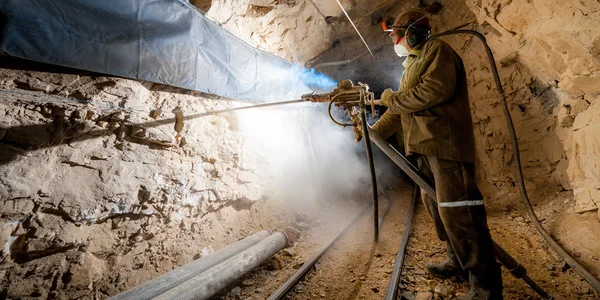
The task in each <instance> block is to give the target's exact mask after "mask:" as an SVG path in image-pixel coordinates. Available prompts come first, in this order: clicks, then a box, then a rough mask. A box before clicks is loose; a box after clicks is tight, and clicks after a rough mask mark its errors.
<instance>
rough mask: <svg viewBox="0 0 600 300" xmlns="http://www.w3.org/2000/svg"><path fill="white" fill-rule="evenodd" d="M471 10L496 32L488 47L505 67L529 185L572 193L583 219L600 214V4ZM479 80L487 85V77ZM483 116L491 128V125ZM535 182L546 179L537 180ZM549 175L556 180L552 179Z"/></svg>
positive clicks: (505, 4) (493, 3) (473, 5)
mask: <svg viewBox="0 0 600 300" xmlns="http://www.w3.org/2000/svg"><path fill="white" fill-rule="evenodd" d="M466 3H467V5H468V7H469V9H470V10H471V11H473V12H474V13H475V15H476V16H477V20H478V23H479V24H481V25H482V26H484V27H485V26H489V27H490V30H491V31H490V34H488V35H487V36H488V41H489V42H490V44H491V46H492V49H493V50H494V52H495V54H496V58H497V59H498V60H500V64H501V72H502V75H503V77H504V78H505V79H504V82H505V88H506V90H507V91H508V92H509V94H508V95H509V101H511V105H512V106H513V107H514V108H515V109H513V111H514V114H513V117H515V119H516V122H517V131H518V133H519V138H520V142H521V143H522V145H523V146H524V149H523V150H524V153H523V156H524V157H525V158H526V159H527V160H526V170H525V173H526V176H527V174H528V173H529V176H530V178H531V179H530V180H532V181H534V182H536V181H537V182H538V183H541V184H545V182H547V181H550V182H554V183H557V184H560V185H562V186H563V187H564V188H565V189H569V190H570V189H573V193H574V196H575V200H576V203H577V205H576V207H577V210H578V211H579V212H585V211H593V210H597V209H598V207H600V200H599V199H600V198H598V192H599V191H600V176H599V175H598V174H600V156H599V155H598V154H599V153H600V147H599V146H600V138H599V136H600V135H599V134H598V133H599V132H600V123H599V122H598V117H597V116H598V115H599V113H600V106H599V105H597V102H598V101H597V100H598V98H599V96H600V72H599V71H600V64H599V63H598V55H597V53H598V51H597V50H598V47H597V46H598V40H600V32H599V31H598V28H597V25H596V24H597V22H598V20H600V3H598V2H597V1H538V0H534V1H525V2H522V1H517V2H513V1H504V0H484V1H466ZM503 60H504V62H505V63H504V64H502V62H503ZM519 77H520V78H522V79H519ZM478 80H484V82H488V81H487V80H486V79H484V78H481V79H478ZM488 85H489V84H488ZM481 86H482V84H478V87H479V88H478V87H474V89H475V92H474V93H471V94H472V95H473V94H474V95H479V94H482V93H483V91H482V89H481V88H480V87H481ZM511 91H514V92H513V93H510V92H511ZM477 107H479V105H477ZM516 107H519V109H518V110H517V109H516ZM476 111H477V108H476ZM476 114H477V113H476ZM481 117H482V118H485V120H486V122H488V124H489V123H491V121H492V120H488V119H487V118H486V117H484V115H481ZM488 126H489V125H488ZM486 127H487V126H486ZM480 128H481V126H480ZM501 130H502V129H501V128H500V127H498V128H495V129H493V131H495V132H499V131H501ZM488 132H490V131H488ZM490 133H491V132H490ZM493 152H494V150H492V153H493ZM532 171H533V172H532ZM544 171H545V172H544ZM544 173H545V174H544ZM532 175H534V176H537V177H538V178H539V179H538V180H535V179H533V176H532ZM545 175H550V177H551V178H550V180H548V177H547V176H545Z"/></svg>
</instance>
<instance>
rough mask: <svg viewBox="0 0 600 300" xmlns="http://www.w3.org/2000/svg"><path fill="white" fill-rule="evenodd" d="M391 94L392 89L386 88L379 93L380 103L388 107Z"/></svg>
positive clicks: (392, 92)
mask: <svg viewBox="0 0 600 300" xmlns="http://www.w3.org/2000/svg"><path fill="white" fill-rule="evenodd" d="M392 95H394V91H392V89H386V90H385V91H383V93H381V104H383V105H384V106H385V107H390V100H392Z"/></svg>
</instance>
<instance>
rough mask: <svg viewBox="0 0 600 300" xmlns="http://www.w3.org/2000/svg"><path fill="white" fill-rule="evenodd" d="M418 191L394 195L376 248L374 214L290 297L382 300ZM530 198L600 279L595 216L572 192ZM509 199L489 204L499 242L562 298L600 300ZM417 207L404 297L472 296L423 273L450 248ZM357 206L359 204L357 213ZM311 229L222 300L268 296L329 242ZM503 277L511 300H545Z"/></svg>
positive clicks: (327, 230)
mask: <svg viewBox="0 0 600 300" xmlns="http://www.w3.org/2000/svg"><path fill="white" fill-rule="evenodd" d="M412 189H413V187H412V186H411V184H410V183H407V182H402V183H401V184H399V185H398V186H397V187H396V188H395V189H393V190H391V191H388V193H387V194H388V195H389V198H390V199H392V206H391V209H390V211H389V213H388V214H387V215H386V216H385V219H384V222H383V226H382V228H381V233H380V241H379V243H377V244H373V228H372V223H373V221H372V216H371V215H369V214H370V211H369V213H367V214H366V216H363V217H362V218H361V219H360V220H359V221H358V222H357V223H355V224H354V225H353V226H352V227H351V228H350V230H349V231H348V232H347V233H346V234H345V235H343V236H342V237H341V239H340V240H338V242H336V243H335V244H334V246H333V247H332V248H331V249H330V251H328V252H327V253H326V254H325V255H324V256H323V257H322V259H321V260H320V261H319V262H318V263H317V264H316V266H315V267H314V268H313V269H312V270H311V271H310V272H309V273H308V274H307V276H306V277H305V278H304V280H302V281H301V282H300V283H299V284H298V285H296V287H295V288H294V289H293V290H292V291H291V292H290V293H289V294H288V298H289V299H382V298H383V297H384V296H385V293H386V291H387V287H388V284H389V280H390V276H391V273H392V268H393V265H394V261H395V258H396V254H397V249H398V248H399V245H400V241H401V238H402V231H403V228H404V222H405V220H406V215H407V210H408V207H409V203H410V200H411V197H412ZM532 195H533V196H532V198H534V199H538V198H542V199H546V201H545V203H546V204H544V205H541V204H540V205H536V207H535V209H536V211H537V212H538V215H539V216H540V219H541V220H543V221H542V222H543V224H544V226H546V228H547V229H549V231H550V233H551V234H553V235H556V236H558V237H560V239H559V242H560V243H562V244H565V245H567V249H568V250H570V251H571V253H573V254H574V255H575V257H576V258H577V259H578V260H579V261H580V262H582V263H583V264H584V265H585V266H586V267H588V268H589V270H590V271H592V273H594V274H595V275H596V276H597V275H598V271H599V269H600V264H598V260H599V258H600V246H598V241H597V240H591V239H589V237H590V236H593V232H597V230H600V224H599V222H598V221H597V218H596V217H595V215H593V214H590V215H586V214H583V215H581V214H575V213H572V212H570V211H571V210H572V208H570V205H571V202H572V197H571V195H570V194H569V193H567V192H559V191H552V192H550V191H547V190H546V191H543V192H539V191H533V193H532ZM508 198H509V201H507V202H505V203H503V204H502V205H500V204H498V201H496V202H494V200H493V199H491V200H488V202H489V204H488V205H487V208H488V222H489V226H490V228H491V233H492V235H493V237H494V239H495V240H496V241H497V242H498V243H499V244H500V245H501V246H502V247H504V248H505V249H506V250H507V251H508V252H509V253H510V254H511V255H512V256H513V257H514V258H516V259H517V260H518V261H519V262H520V263H521V264H522V265H524V266H525V267H526V268H527V270H528V275H529V276H530V277H531V278H532V279H533V280H534V281H536V282H537V283H538V284H539V285H540V286H541V287H543V288H544V289H545V290H546V291H547V292H548V293H550V294H552V295H554V296H555V298H556V299H599V296H598V295H597V294H594V292H593V291H592V290H591V288H590V287H589V286H588V285H587V283H586V282H585V281H583V279H582V278H581V277H580V276H578V275H577V274H576V273H575V272H574V271H573V270H572V269H571V268H569V266H568V265H565V264H564V262H562V261H561V260H560V259H558V257H557V256H556V255H555V254H554V253H553V252H552V250H551V249H549V247H548V245H547V244H546V243H545V242H544V241H543V240H542V238H541V237H540V236H539V235H538V234H537V233H536V232H535V229H534V228H533V226H532V225H531V224H530V223H529V221H528V220H527V218H523V217H522V215H521V214H520V212H519V210H520V209H521V206H520V203H519V202H518V201H517V198H516V197H515V195H512V196H511V197H508ZM366 199H368V198H366ZM548 199H550V200H551V201H550V200H548ZM386 202H387V199H385V197H382V200H381V207H382V208H381V210H385V206H386ZM417 203H418V204H417V207H416V212H415V215H414V219H413V231H412V233H411V236H410V241H409V246H408V251H407V254H406V260H405V267H404V269H403V273H402V281H401V288H402V290H401V291H402V296H403V299H452V298H454V297H455V296H459V295H462V294H464V293H466V292H467V291H468V289H469V286H468V283H466V282H458V281H456V280H440V279H438V278H435V277H433V276H431V275H429V274H427V272H426V271H425V270H426V268H425V266H426V264H427V263H428V262H439V261H443V260H444V259H445V244H443V243H442V242H440V241H439V240H438V239H437V236H436V235H435V232H434V229H433V223H432V221H431V219H430V218H429V216H428V215H427V212H426V211H425V209H424V207H423V206H422V205H421V203H420V200H419V201H418V202H417ZM358 208H359V205H356V210H355V212H357V211H358V210H359V209H358ZM558 212H561V213H560V214H559V213H558ZM382 213H383V212H382ZM584 224H585V225H584ZM312 225H316V226H317V227H312V228H310V229H309V230H308V231H307V234H305V235H303V236H302V237H301V238H300V240H299V241H298V242H297V244H296V245H295V246H294V247H292V248H288V249H285V250H284V251H282V252H281V253H280V254H278V255H276V256H275V257H274V258H273V259H272V260H271V261H270V262H269V263H268V264H267V265H265V266H264V267H262V268H260V269H259V270H256V271H254V272H252V273H251V274H249V275H247V276H246V277H244V278H242V279H241V280H240V281H239V282H237V283H236V284H234V285H232V286H231V287H230V291H229V292H228V293H226V294H221V295H219V296H218V297H216V298H217V299H265V298H267V297H268V296H269V295H270V294H271V293H272V292H274V291H275V290H276V289H277V288H278V287H279V286H280V285H281V284H282V283H283V282H284V281H285V280H287V279H288V278H289V277H290V276H291V275H292V274H293V273H294V272H295V271H296V269H297V268H299V267H300V266H301V264H302V263H303V262H304V261H305V260H306V259H307V258H308V257H310V256H311V255H312V253H313V252H314V251H316V250H317V249H318V248H320V246H321V244H320V243H319V242H318V241H319V240H326V239H328V238H327V237H330V236H332V235H333V234H334V232H335V230H332V229H331V227H328V226H325V225H326V221H325V220H322V219H321V220H320V221H315V222H313V223H312ZM584 237H588V238H584ZM572 249H576V250H572ZM502 272H503V280H504V297H505V299H540V297H539V296H538V295H537V294H536V293H535V292H534V291H533V290H532V289H530V288H529V287H528V286H527V285H526V283H525V282H523V281H521V280H519V279H516V278H514V277H512V275H510V274H509V272H508V271H507V270H506V269H505V268H503V271H502Z"/></svg>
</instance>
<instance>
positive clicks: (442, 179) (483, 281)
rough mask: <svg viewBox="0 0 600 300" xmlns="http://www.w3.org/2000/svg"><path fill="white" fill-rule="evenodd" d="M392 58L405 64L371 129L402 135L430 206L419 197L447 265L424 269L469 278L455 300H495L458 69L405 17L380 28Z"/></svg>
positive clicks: (422, 23) (497, 284)
mask: <svg viewBox="0 0 600 300" xmlns="http://www.w3.org/2000/svg"><path fill="white" fill-rule="evenodd" d="M384 29H385V30H386V31H389V36H390V38H391V40H392V42H393V43H394V49H395V51H396V53H397V54H398V56H400V57H406V60H405V61H404V63H403V65H404V67H405V70H404V74H403V76H402V80H401V82H400V90H399V91H398V92H394V91H392V90H391V89H387V90H385V91H384V92H383V93H382V95H381V100H382V104H383V105H384V106H386V107H387V108H388V110H387V111H386V112H385V114H384V115H383V116H382V117H381V119H380V120H379V121H378V122H377V123H376V124H375V125H374V126H373V129H374V130H375V131H376V132H377V133H379V134H380V135H381V136H382V137H383V138H388V137H390V136H391V135H392V134H394V133H395V132H397V131H399V130H400V129H402V133H403V137H404V147H405V150H406V154H407V155H410V154H413V155H417V156H418V165H419V168H420V170H421V172H422V173H423V174H425V175H426V176H427V177H428V178H429V180H431V182H432V183H433V184H434V186H435V189H436V194H437V195H436V196H437V199H432V198H431V196H429V195H427V193H425V192H424V191H423V190H421V195H422V200H423V203H424V204H425V207H426V209H427V211H428V212H429V214H430V215H431V217H432V218H433V221H434V224H435V229H436V233H437V235H438V237H439V238H440V239H441V240H442V241H445V242H446V243H447V247H448V248H447V254H448V259H447V260H446V261H445V262H443V263H439V264H428V265H427V269H428V271H429V272H430V273H432V274H433V275H435V276H438V277H441V278H450V277H453V276H457V277H460V278H464V279H466V278H467V277H468V279H469V284H470V286H471V289H470V290H469V292H468V293H467V294H465V295H464V296H462V297H459V298H458V299H463V300H466V299H477V300H479V299H502V277H501V272H500V266H499V264H498V263H497V262H496V259H495V257H494V252H493V247H492V239H491V236H490V232H489V229H488V226H487V219H486V212H485V207H484V203H483V196H482V195H481V193H480V192H479V189H478V188H477V185H476V184H475V168H474V161H475V149H474V148H475V147H474V137H473V124H472V121H471V112H470V107H469V99H468V91H467V79H466V74H465V69H464V66H463V62H462V60H461V58H460V57H459V56H458V54H457V53H456V52H455V51H454V50H453V49H452V48H451V47H450V46H449V45H448V44H446V43H445V42H443V41H441V40H438V39H433V40H429V39H428V38H427V37H428V35H429V32H430V30H431V27H430V25H429V19H428V18H427V16H426V14H425V13H424V12H423V11H421V10H408V11H405V12H403V13H401V14H400V15H398V17H397V18H396V20H395V21H394V23H393V25H392V26H390V27H385V26H384Z"/></svg>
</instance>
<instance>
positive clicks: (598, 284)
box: [430, 29, 600, 294]
mask: <svg viewBox="0 0 600 300" xmlns="http://www.w3.org/2000/svg"><path fill="white" fill-rule="evenodd" d="M452 34H470V35H473V36H475V37H477V38H478V39H479V40H480V41H481V42H482V43H483V46H484V48H485V52H486V53H487V57H488V60H489V63H490V66H491V68H492V74H493V76H494V82H495V83H496V89H497V90H498V94H500V97H501V99H502V101H500V102H501V107H502V112H503V113H504V117H505V119H506V125H507V127H508V132H509V136H510V143H511V145H512V148H513V160H514V162H515V174H516V176H517V185H518V187H519V192H520V194H521V200H522V202H523V205H524V206H525V209H526V210H527V214H528V215H529V219H530V220H531V222H532V223H533V226H534V227H535V229H537V231H538V233H539V234H540V235H541V236H542V237H543V238H544V240H546V242H548V244H549V245H550V247H551V248H552V249H553V250H554V251H555V252H556V253H557V254H558V255H559V256H560V257H561V258H562V259H563V260H564V261H565V262H566V263H567V264H569V266H571V267H573V269H574V270H575V271H576V272H577V273H579V275H581V277H583V279H585V280H586V281H587V282H588V283H589V285H590V286H591V287H592V288H593V289H594V290H595V291H596V293H599V294H600V280H598V279H597V278H596V277H594V275H592V274H591V273H590V272H589V271H588V270H586V269H585V268H584V267H583V266H582V265H580V264H579V263H578V262H577V260H575V258H573V257H572V256H571V255H570V254H569V253H567V251H565V249H564V248H563V247H562V246H560V245H559V244H558V243H557V242H556V241H555V240H554V239H553V238H552V237H551V236H550V235H549V234H548V232H546V229H544V227H543V226H542V224H541V223H540V221H539V219H538V217H537V215H536V213H535V211H534V210H533V207H532V206H531V202H530V201H529V196H528V194H527V189H526V188H525V180H524V178H523V168H522V166H521V153H520V151H519V142H518V140H517V132H516V130H515V125H514V123H513V120H512V117H511V115H510V111H509V110H508V104H507V101H506V95H505V94H504V88H503V87H502V82H501V80H500V75H499V74H498V67H497V66H496V60H495V59H494V53H493V52H492V49H491V48H490V46H489V45H488V43H487V41H486V39H485V36H483V34H481V33H479V32H477V31H475V30H464V29H463V30H450V31H446V32H442V33H439V34H435V35H432V36H431V37H430V38H436V37H441V36H445V35H452Z"/></svg>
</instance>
